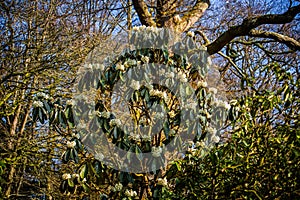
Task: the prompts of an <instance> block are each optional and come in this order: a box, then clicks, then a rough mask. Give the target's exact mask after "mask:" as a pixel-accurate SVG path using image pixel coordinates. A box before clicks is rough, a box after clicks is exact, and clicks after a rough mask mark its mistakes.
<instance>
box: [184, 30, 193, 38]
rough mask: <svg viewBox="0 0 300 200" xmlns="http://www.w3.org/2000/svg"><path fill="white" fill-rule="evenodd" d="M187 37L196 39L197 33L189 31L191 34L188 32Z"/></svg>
mask: <svg viewBox="0 0 300 200" xmlns="http://www.w3.org/2000/svg"><path fill="white" fill-rule="evenodd" d="M186 35H187V36H189V37H194V36H195V33H194V32H192V31H189V32H187V34H186Z"/></svg>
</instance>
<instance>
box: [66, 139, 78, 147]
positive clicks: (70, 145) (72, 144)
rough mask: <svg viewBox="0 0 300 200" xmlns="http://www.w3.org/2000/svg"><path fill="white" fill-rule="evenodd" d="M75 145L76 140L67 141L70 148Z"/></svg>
mask: <svg viewBox="0 0 300 200" xmlns="http://www.w3.org/2000/svg"><path fill="white" fill-rule="evenodd" d="M75 146H76V142H75V141H72V142H70V141H67V147H68V148H74V147H75Z"/></svg>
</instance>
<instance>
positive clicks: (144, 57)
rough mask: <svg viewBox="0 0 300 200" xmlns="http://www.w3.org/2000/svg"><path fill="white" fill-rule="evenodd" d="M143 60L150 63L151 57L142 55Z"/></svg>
mask: <svg viewBox="0 0 300 200" xmlns="http://www.w3.org/2000/svg"><path fill="white" fill-rule="evenodd" d="M141 60H142V61H143V62H144V63H149V61H150V58H149V57H148V56H142V57H141Z"/></svg>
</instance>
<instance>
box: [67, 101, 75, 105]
mask: <svg viewBox="0 0 300 200" xmlns="http://www.w3.org/2000/svg"><path fill="white" fill-rule="evenodd" d="M66 104H67V105H68V106H74V101H73V100H68V101H67V102H66Z"/></svg>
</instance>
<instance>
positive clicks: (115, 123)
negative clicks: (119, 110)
mask: <svg viewBox="0 0 300 200" xmlns="http://www.w3.org/2000/svg"><path fill="white" fill-rule="evenodd" d="M109 125H110V126H119V127H120V126H121V125H122V123H121V120H119V119H112V120H110V122H109Z"/></svg>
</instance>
